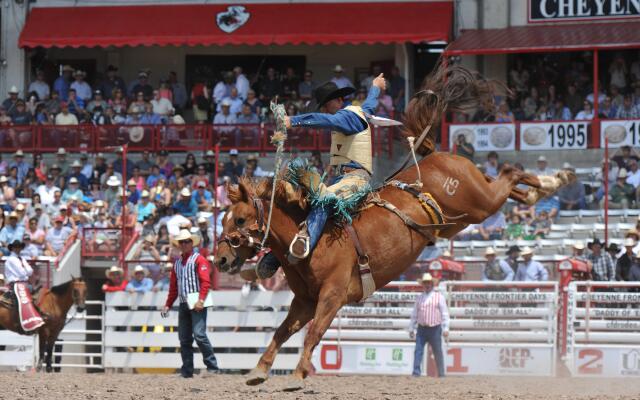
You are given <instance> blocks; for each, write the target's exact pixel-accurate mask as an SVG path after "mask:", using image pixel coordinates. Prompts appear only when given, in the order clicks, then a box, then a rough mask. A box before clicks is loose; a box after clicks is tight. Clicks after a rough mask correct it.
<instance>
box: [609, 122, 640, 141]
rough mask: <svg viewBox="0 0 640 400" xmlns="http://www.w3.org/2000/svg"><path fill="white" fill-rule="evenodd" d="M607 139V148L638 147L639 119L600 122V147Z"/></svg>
mask: <svg viewBox="0 0 640 400" xmlns="http://www.w3.org/2000/svg"><path fill="white" fill-rule="evenodd" d="M605 137H606V138H608V139H609V148H617V147H622V146H632V147H635V146H638V145H640V119H630V120H614V121H601V122H600V145H601V146H602V148H604V138H605Z"/></svg>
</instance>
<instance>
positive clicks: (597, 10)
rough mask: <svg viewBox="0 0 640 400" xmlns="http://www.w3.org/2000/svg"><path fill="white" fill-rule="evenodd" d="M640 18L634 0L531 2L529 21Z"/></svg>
mask: <svg viewBox="0 0 640 400" xmlns="http://www.w3.org/2000/svg"><path fill="white" fill-rule="evenodd" d="M638 17H640V3H639V2H638V1H634V0H564V1H549V0H529V21H531V22H549V21H573V20H590V19H620V18H638Z"/></svg>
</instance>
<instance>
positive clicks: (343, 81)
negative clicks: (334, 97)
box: [331, 64, 354, 89]
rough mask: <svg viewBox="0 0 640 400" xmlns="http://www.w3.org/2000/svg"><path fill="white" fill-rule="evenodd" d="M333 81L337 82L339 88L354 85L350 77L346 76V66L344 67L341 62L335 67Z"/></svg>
mask: <svg viewBox="0 0 640 400" xmlns="http://www.w3.org/2000/svg"><path fill="white" fill-rule="evenodd" d="M331 82H333V83H335V84H336V86H338V89H342V88H345V87H350V88H352V87H354V86H353V83H351V81H350V80H349V78H347V77H346V76H344V68H342V65H340V64H337V65H336V66H335V67H333V78H331Z"/></svg>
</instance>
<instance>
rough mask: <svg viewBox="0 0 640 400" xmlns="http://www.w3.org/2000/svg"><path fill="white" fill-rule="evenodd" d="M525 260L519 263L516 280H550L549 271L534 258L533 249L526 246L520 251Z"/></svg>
mask: <svg viewBox="0 0 640 400" xmlns="http://www.w3.org/2000/svg"><path fill="white" fill-rule="evenodd" d="M520 255H521V256H522V259H523V261H522V262H521V263H520V264H519V265H518V270H517V271H516V277H515V279H514V280H515V281H525V282H535V281H538V282H543V281H548V280H549V272H548V271H547V269H546V268H545V267H544V265H542V264H540V263H539V262H538V261H535V260H534V259H533V249H531V247H529V246H526V247H525V248H523V249H522V252H521V253H520Z"/></svg>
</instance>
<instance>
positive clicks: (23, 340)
mask: <svg viewBox="0 0 640 400" xmlns="http://www.w3.org/2000/svg"><path fill="white" fill-rule="evenodd" d="M37 362H38V335H34V336H24V335H18V334H17V333H14V332H11V331H7V330H3V331H0V368H2V369H5V370H7V369H12V370H16V369H17V370H20V371H26V370H29V369H32V368H35V366H36V364H37Z"/></svg>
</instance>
